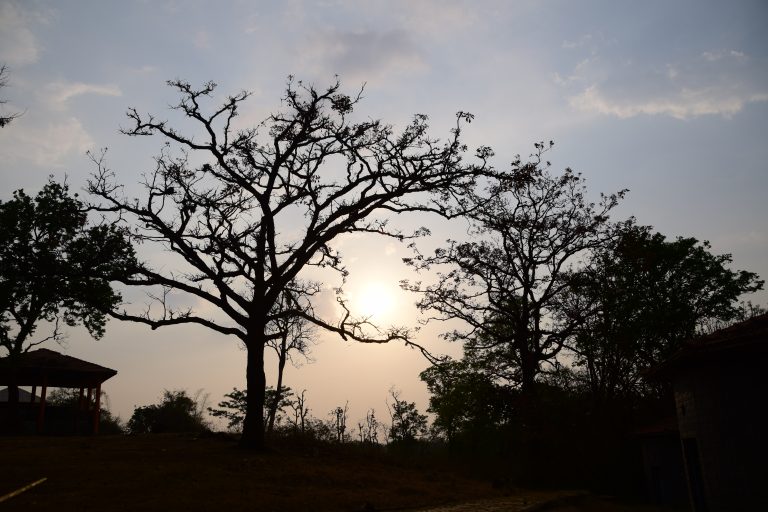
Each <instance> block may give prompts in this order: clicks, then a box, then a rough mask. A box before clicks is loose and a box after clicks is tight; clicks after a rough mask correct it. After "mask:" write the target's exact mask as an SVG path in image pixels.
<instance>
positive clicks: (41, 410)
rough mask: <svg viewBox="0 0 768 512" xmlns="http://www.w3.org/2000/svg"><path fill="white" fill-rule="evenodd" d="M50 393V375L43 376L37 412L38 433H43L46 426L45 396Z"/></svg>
mask: <svg viewBox="0 0 768 512" xmlns="http://www.w3.org/2000/svg"><path fill="white" fill-rule="evenodd" d="M47 394H48V376H47V375H46V376H45V377H43V386H42V391H40V408H39V410H38V412H37V433H38V434H42V433H43V428H44V426H45V397H46V395H47Z"/></svg>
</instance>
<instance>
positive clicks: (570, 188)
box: [403, 143, 624, 396]
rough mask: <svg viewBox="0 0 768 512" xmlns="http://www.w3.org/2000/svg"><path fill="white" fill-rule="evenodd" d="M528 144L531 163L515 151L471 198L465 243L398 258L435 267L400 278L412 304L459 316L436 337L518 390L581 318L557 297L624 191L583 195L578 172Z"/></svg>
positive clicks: (602, 233) (530, 383) (528, 384)
mask: <svg viewBox="0 0 768 512" xmlns="http://www.w3.org/2000/svg"><path fill="white" fill-rule="evenodd" d="M551 145H552V143H550V147H551ZM535 146H536V150H537V152H536V153H535V154H534V155H532V160H531V161H530V162H527V163H523V162H522V161H521V160H520V159H519V158H518V159H517V160H516V161H515V162H513V164H512V172H511V173H510V176H511V177H510V178H509V179H503V180H500V181H499V182H498V183H497V184H495V185H494V186H492V187H491V188H490V189H489V190H488V193H487V196H486V197H478V198H476V208H475V209H473V210H472V211H471V213H470V214H469V215H468V216H467V218H468V219H469V221H470V222H471V226H472V229H471V232H470V235H471V236H472V239H471V240H470V241H469V242H457V241H452V240H449V241H448V246H447V247H445V248H440V249H437V250H436V251H435V252H434V254H433V255H432V256H423V255H421V254H418V255H417V256H416V257H415V258H409V259H406V263H408V264H410V265H412V266H413V267H414V268H416V269H418V270H428V269H434V270H437V272H436V277H437V283H436V284H431V285H428V286H424V285H422V284H421V283H409V282H407V281H405V282H403V286H404V287H405V288H406V289H409V290H411V291H414V292H417V293H419V294H421V298H420V300H419V302H418V307H419V309H420V310H422V311H425V312H431V313H432V314H435V315H436V316H437V317H438V318H439V319H443V320H447V319H459V320H462V321H463V322H464V325H467V326H468V329H467V330H455V331H452V332H448V333H446V334H445V335H444V336H445V337H446V338H447V339H449V340H453V341H455V340H459V341H463V342H464V351H465V353H469V352H472V353H473V357H474V358H476V359H477V360H478V361H480V360H482V361H481V362H480V364H481V366H484V367H486V368H488V372H489V373H491V374H493V375H494V377H495V378H498V379H503V380H504V381H506V382H508V383H509V384H511V385H513V386H519V387H520V389H521V391H522V393H523V395H524V396H530V395H532V394H533V393H534V391H535V386H534V383H535V380H536V377H537V375H539V373H540V372H541V370H542V364H547V363H552V362H553V361H554V360H555V358H556V357H557V355H558V354H559V353H560V351H561V350H562V348H563V345H564V343H565V342H566V340H567V339H568V338H569V337H570V336H571V335H572V334H573V333H574V331H575V329H576V328H577V327H578V325H579V324H580V322H581V321H582V319H580V318H576V317H572V316H564V315H562V314H561V311H560V310H561V302H562V300H563V296H564V293H565V292H566V291H567V289H568V286H569V281H570V279H571V276H572V274H573V270H574V269H573V267H574V266H578V265H579V261H580V259H581V258H584V257H586V256H588V254H589V251H590V250H593V249H596V248H598V247H600V246H601V244H603V243H604V240H605V239H606V237H607V231H608V228H609V222H608V213H609V212H610V210H611V209H613V208H614V207H615V206H616V205H617V204H618V201H619V200H620V199H621V198H622V197H623V195H624V191H621V192H618V193H617V194H613V195H610V196H604V195H601V200H600V202H599V203H598V204H597V205H595V204H593V203H590V202H588V201H587V199H586V197H585V186H584V178H582V177H581V175H580V174H577V173H575V172H573V171H572V170H570V169H566V170H565V172H563V173H562V174H561V175H559V176H557V175H554V174H552V173H551V172H550V171H549V169H548V168H549V163H548V162H546V163H543V162H542V159H541V157H542V154H543V153H544V152H545V151H546V150H547V149H548V148H545V146H544V144H543V143H541V144H536V145H535ZM443 269H445V270H443Z"/></svg>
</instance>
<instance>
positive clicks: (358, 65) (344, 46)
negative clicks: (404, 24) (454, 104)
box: [302, 30, 427, 81]
mask: <svg viewBox="0 0 768 512" xmlns="http://www.w3.org/2000/svg"><path fill="white" fill-rule="evenodd" d="M302 51H303V52H304V56H305V59H306V64H307V66H308V67H310V68H313V69H314V70H315V71H316V72H323V71H325V72H327V71H329V70H330V71H331V72H333V73H338V74H341V75H343V76H344V77H345V78H346V79H348V80H349V79H351V80H353V81H356V80H364V81H376V80H382V79H385V78H387V77H390V76H397V75H401V74H403V73H412V72H420V71H424V70H426V69H427V64H426V63H425V61H424V59H423V58H422V56H421V55H420V53H419V50H418V48H417V46H416V44H415V42H414V41H413V39H412V37H411V36H410V34H409V33H408V32H406V31H404V30H391V31H386V32H378V31H355V32H342V31H324V32H321V33H316V34H315V35H314V36H313V37H312V38H311V39H310V40H309V41H308V42H307V44H306V45H305V47H304V48H303V50H302Z"/></svg>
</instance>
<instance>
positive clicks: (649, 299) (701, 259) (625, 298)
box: [570, 225, 763, 407]
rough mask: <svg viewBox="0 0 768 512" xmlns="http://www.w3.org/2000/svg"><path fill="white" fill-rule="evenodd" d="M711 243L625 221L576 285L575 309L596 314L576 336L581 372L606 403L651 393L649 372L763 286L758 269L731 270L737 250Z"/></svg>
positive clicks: (728, 317) (736, 313)
mask: <svg viewBox="0 0 768 512" xmlns="http://www.w3.org/2000/svg"><path fill="white" fill-rule="evenodd" d="M710 250H711V246H710V245H709V243H708V242H699V241H698V240H696V239H695V238H684V237H678V238H676V239H674V240H667V238H666V237H665V236H664V235H662V234H661V233H654V232H653V230H652V228H650V227H648V226H636V225H625V226H621V227H620V228H619V229H618V232H617V234H616V236H615V242H614V243H612V244H610V245H608V246H606V247H605V248H603V249H601V250H599V251H597V252H596V253H595V255H594V257H593V261H592V264H591V265H590V267H589V268H588V269H585V270H584V272H583V273H582V274H581V276H580V278H579V280H577V281H576V285H575V286H574V287H573V288H572V291H573V296H572V297H571V303H570V307H571V308H572V310H573V311H584V310H590V311H594V314H593V315H591V316H589V317H588V320H587V322H586V323H585V324H584V325H583V327H582V328H581V329H580V330H579V332H578V335H577V336H576V337H575V338H574V341H573V344H572V346H571V348H572V349H573V352H574V353H575V355H576V357H575V365H576V368H577V370H579V371H577V374H576V375H577V376H578V377H579V378H580V379H581V381H582V382H584V383H585V384H586V385H587V386H588V389H589V391H590V393H591V395H592V396H593V397H594V399H595V402H596V405H597V406H598V407H600V406H601V404H605V403H616V402H617V401H622V402H626V401H627V400H631V399H634V398H637V397H639V396H643V395H645V394H646V393H648V392H649V391H650V390H649V389H648V388H647V385H646V383H645V381H644V379H643V378H642V372H643V371H644V370H646V369H648V368H649V367H652V366H654V365H656V364H658V363H659V362H661V361H662V360H663V359H665V358H667V357H669V356H670V355H671V354H672V353H673V352H674V351H675V350H677V349H678V348H680V346H681V343H682V342H683V341H684V340H686V339H689V338H692V337H693V336H695V335H696V334H697V333H698V332H700V331H701V330H702V329H708V328H709V326H711V325H717V324H720V323H728V322H730V321H732V320H733V319H735V318H740V317H741V316H742V315H743V314H744V309H743V308H744V307H743V306H742V305H740V304H739V302H738V299H739V297H740V296H741V295H743V294H745V293H750V292H754V291H757V290H759V289H761V288H762V286H763V281H762V280H760V279H758V276H757V275H756V274H754V273H752V272H747V271H744V270H738V271H734V270H730V269H729V268H728V267H729V265H730V263H731V255H730V254H722V255H716V254H712V253H711V252H710Z"/></svg>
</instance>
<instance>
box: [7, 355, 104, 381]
mask: <svg viewBox="0 0 768 512" xmlns="http://www.w3.org/2000/svg"><path fill="white" fill-rule="evenodd" d="M115 375H117V371H116V370H112V369H111V368H105V367H104V366H99V365H98V364H94V363H89V362H88V361H83V360H82V359H77V358H76V357H72V356H66V355H64V354H61V353H59V352H56V351H53V350H48V349H45V348H41V349H38V350H31V351H29V352H26V353H24V354H21V355H20V356H18V357H17V358H16V360H15V361H14V363H13V364H11V362H10V358H8V357H5V358H0V384H10V383H11V381H12V380H14V381H15V384H16V385H17V386H41V385H43V384H46V385H48V386H53V387H72V388H78V387H93V386H96V385H98V384H101V383H102V382H104V381H105V380H107V379H109V378H111V377H114V376H115Z"/></svg>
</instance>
